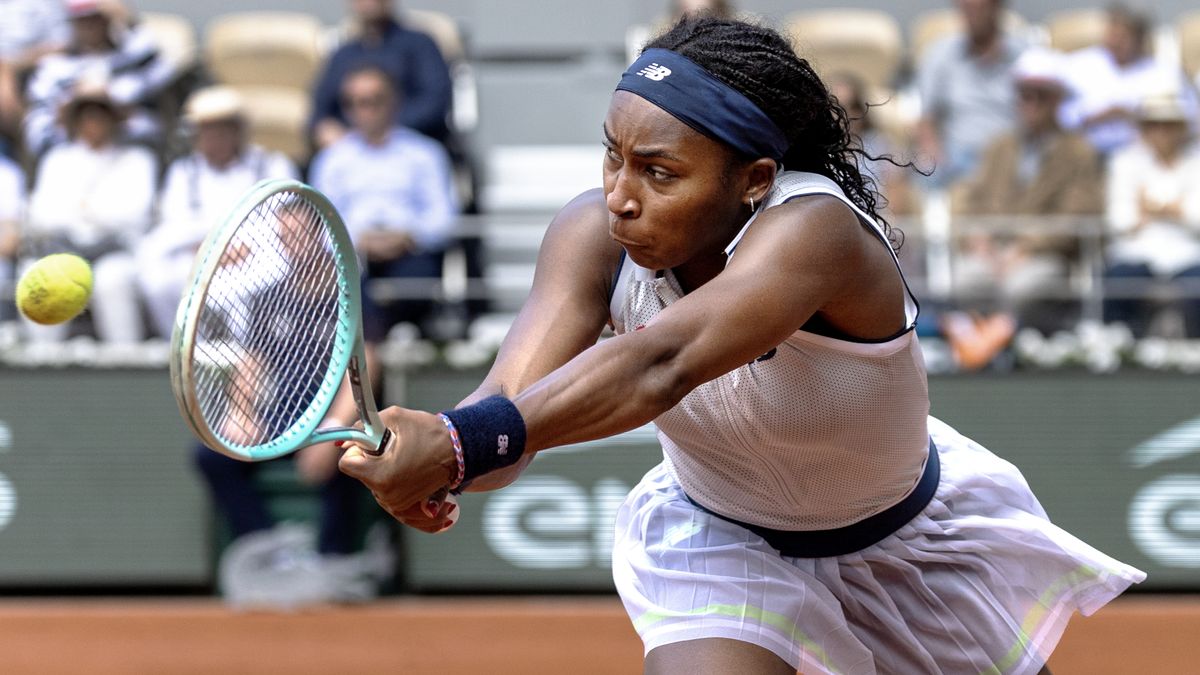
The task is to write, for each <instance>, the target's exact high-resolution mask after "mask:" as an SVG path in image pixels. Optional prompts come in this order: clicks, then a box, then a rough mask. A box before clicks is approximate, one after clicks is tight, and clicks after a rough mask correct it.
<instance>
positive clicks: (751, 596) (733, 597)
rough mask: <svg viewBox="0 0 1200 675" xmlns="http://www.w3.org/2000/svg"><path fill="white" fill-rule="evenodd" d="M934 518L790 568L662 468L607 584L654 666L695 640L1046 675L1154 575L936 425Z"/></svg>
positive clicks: (806, 658) (625, 510)
mask: <svg viewBox="0 0 1200 675" xmlns="http://www.w3.org/2000/svg"><path fill="white" fill-rule="evenodd" d="M929 430H930V435H931V437H932V439H933V442H934V444H935V445H936V447H937V448H938V456H939V458H940V460H941V482H940V484H939V485H938V488H937V491H936V493H935V494H934V497H933V499H932V500H931V501H930V503H929V505H928V506H926V507H925V509H924V510H923V511H922V512H921V513H920V514H919V515H917V517H916V518H914V519H913V520H912V521H910V522H909V523H908V524H907V525H905V526H903V527H901V528H900V529H899V530H898V531H897V532H895V533H894V534H892V535H890V536H888V537H886V538H885V539H883V540H882V541H880V542H879V543H877V544H874V545H872V546H869V547H867V548H866V549H863V550H861V551H858V552H855V553H850V554H847V555H841V556H836V557H827V558H785V557H782V556H781V555H780V554H779V552H777V551H776V550H775V549H773V548H771V547H770V546H769V545H767V543H766V542H765V541H764V540H763V539H762V538H761V537H759V536H758V535H756V534H753V533H751V532H750V531H749V530H747V529H745V528H744V527H742V526H740V525H737V524H735V523H732V522H729V521H727V520H724V519H722V518H719V517H716V516H713V515H712V514H709V513H706V512H704V511H702V510H700V509H699V508H698V507H696V506H695V505H693V504H692V503H691V502H689V501H688V499H687V498H686V496H685V495H684V492H683V490H682V488H680V486H679V484H678V482H677V481H676V480H675V479H674V477H673V476H672V475H671V472H670V471H669V470H668V469H667V468H666V467H664V466H663V465H661V464H660V465H659V466H657V467H655V468H654V469H651V470H650V472H649V473H647V474H646V476H645V478H643V479H642V481H641V483H639V484H638V486H637V487H635V488H634V489H633V491H632V492H631V493H630V495H629V497H628V498H627V499H626V501H625V503H624V505H622V507H621V509H620V511H619V512H618V514H617V525H616V540H615V545H614V548H613V577H614V579H615V580H616V585H617V590H618V592H619V593H620V594H621V599H622V601H623V602H624V604H625V608H626V611H628V612H629V616H630V618H631V619H632V620H633V624H634V628H635V629H637V631H638V633H639V634H640V635H641V637H642V641H643V642H644V644H645V650H646V652H647V653H648V652H649V651H650V650H652V649H654V648H655V647H658V646H661V645H665V644H670V643H673V642H680V641H684V640H695V639H699V638H729V639H734V640H741V641H744V642H749V643H752V644H755V645H759V646H761V647H764V648H766V649H769V650H771V651H772V652H774V653H775V654H777V655H779V657H780V658H782V659H784V660H785V661H787V662H788V663H790V664H791V665H792V666H794V667H795V668H796V669H797V670H800V671H802V672H804V673H805V674H806V675H813V674H816V673H839V674H841V673H845V674H852V675H866V674H871V673H897V674H902V675H912V674H914V673H951V674H958V673H1005V674H1009V673H1014V674H1015V673H1022V674H1023V673H1030V674H1033V673H1037V671H1038V670H1039V669H1040V668H1041V667H1042V665H1043V664H1044V663H1045V661H1046V659H1047V658H1048V657H1049V655H1050V652H1051V651H1053V649H1054V647H1055V645H1056V644H1057V643H1058V640H1059V638H1060V637H1061V636H1062V633H1063V630H1064V629H1065V628H1066V625H1067V621H1068V619H1069V618H1070V616H1071V614H1072V613H1073V612H1075V611H1079V612H1081V613H1083V614H1084V615H1090V614H1092V613H1093V612H1095V611H1096V610H1098V609H1100V608H1101V607H1102V606H1104V605H1105V604H1106V603H1107V602H1108V601H1110V600H1112V599H1113V598H1114V597H1116V596H1117V595H1119V594H1120V593H1121V592H1122V591H1124V590H1125V589H1126V588H1128V587H1129V585H1130V584H1133V583H1137V582H1140V581H1142V580H1143V579H1145V577H1146V575H1145V574H1144V573H1143V572H1141V571H1139V570H1137V569H1135V568H1133V567H1130V566H1128V565H1125V564H1123V563H1121V562H1119V561H1117V560H1114V559H1112V558H1110V557H1108V556H1107V555H1104V554H1103V553H1101V552H1100V551H1097V550H1096V549H1094V548H1092V547H1091V546H1089V545H1087V544H1085V543H1084V542H1082V541H1080V540H1079V539H1077V538H1075V537H1074V536H1072V535H1071V534H1069V533H1068V532H1066V531H1064V530H1062V529H1060V528H1058V527H1057V526H1055V525H1054V524H1052V523H1051V522H1050V521H1049V519H1048V518H1047V516H1046V512H1045V511H1044V510H1043V509H1042V507H1041V505H1040V504H1039V503H1038V501H1037V498H1036V497H1034V495H1033V493H1032V492H1031V491H1030V490H1029V486H1028V484H1027V483H1026V482H1025V479H1024V478H1023V477H1022V476H1021V473H1020V472H1019V471H1018V470H1017V469H1016V467H1014V466H1013V465H1012V464H1010V463H1008V462H1006V461H1004V460H1002V459H1000V458H999V457H996V456H995V455H993V454H992V453H991V452H989V451H988V450H987V449H985V448H983V447H982V446H980V445H978V444H977V443H975V442H973V441H971V440H970V439H968V438H966V437H965V436H962V435H961V434H959V433H958V432H956V431H955V430H954V429H952V428H950V427H949V426H947V425H946V424H944V423H942V422H940V421H939V420H937V419H934V418H932V417H931V418H930V419H929Z"/></svg>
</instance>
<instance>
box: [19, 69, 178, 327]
mask: <svg viewBox="0 0 1200 675" xmlns="http://www.w3.org/2000/svg"><path fill="white" fill-rule="evenodd" d="M121 118H122V111H121V109H120V108H119V107H118V105H117V104H116V103H115V102H114V101H113V100H112V99H111V98H110V97H109V96H108V93H107V89H106V88H105V87H104V84H103V83H85V85H84V86H83V87H81V88H80V89H79V90H78V91H77V92H76V94H75V96H74V97H73V98H72V99H71V101H70V102H69V103H68V104H67V105H66V106H65V107H64V108H63V110H62V119H63V123H64V126H65V127H66V129H67V130H68V133H69V134H70V139H71V140H70V141H69V142H68V143H66V144H63V145H59V146H56V147H54V148H53V149H51V150H50V152H48V153H47V154H46V156H45V158H44V159H43V160H42V162H41V166H40V167H39V169H38V173H37V180H36V181H35V185H34V189H33V194H32V195H30V199H29V220H28V226H27V229H26V232H25V233H23V235H22V236H23V238H24V241H23V246H22V248H23V250H24V251H25V253H24V254H23V255H26V256H27V258H26V259H25V260H23V261H22V264H23V265H27V264H30V263H32V261H33V259H35V258H37V257H40V256H43V255H47V254H49V253H56V252H61V251H70V252H74V253H77V254H79V255H81V256H83V257H85V258H87V259H88V260H89V261H91V263H92V270H93V274H94V282H93V290H92V301H91V310H92V317H93V320H94V324H95V330H96V334H97V336H98V337H99V338H100V339H101V340H104V341H107V342H134V341H138V340H141V339H143V337H144V336H145V327H144V321H143V319H142V314H141V303H140V301H139V299H138V295H137V285H136V276H137V270H136V267H135V263H134V258H133V253H132V250H133V247H134V245H135V244H136V242H137V241H138V239H139V238H140V237H141V236H142V234H143V233H144V232H145V231H146V228H147V226H149V224H150V215H151V210H152V208H153V206H154V193H155V187H156V184H157V176H158V166H157V162H156V160H155V159H154V156H153V155H152V154H151V153H150V151H148V150H146V149H145V148H142V147H139V146H130V145H123V144H121V143H119V142H117V128H118V125H119V124H120V121H121ZM29 327H30V331H31V334H32V335H33V336H34V337H35V339H43V340H59V339H62V338H64V337H66V335H67V333H68V324H61V325H58V326H36V325H34V324H32V323H30V324H29Z"/></svg>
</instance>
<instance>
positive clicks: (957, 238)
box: [0, 0, 1200, 370]
mask: <svg viewBox="0 0 1200 675" xmlns="http://www.w3.org/2000/svg"><path fill="white" fill-rule="evenodd" d="M346 8H347V15H346V18H345V20H344V21H343V22H342V23H341V24H339V25H337V26H334V27H327V26H323V25H321V24H320V23H319V22H318V21H317V20H316V19H315V18H313V17H311V16H308V15H305V14H302V13H295V12H277V13H270V14H264V13H255V12H232V13H228V14H225V15H222V16H220V17H218V18H217V19H215V20H214V21H213V22H211V23H210V24H209V25H208V26H206V27H205V37H204V41H203V45H202V46H203V49H199V48H198V47H197V45H196V38H195V29H194V27H192V26H191V25H190V24H188V23H187V22H186V21H185V20H183V19H182V18H180V17H175V16H172V15H164V14H155V13H139V12H137V11H136V10H135V8H133V7H131V6H129V5H127V4H122V3H121V2H119V1H118V0H62V1H61V2H59V1H46V0H0V150H2V152H0V286H10V285H11V283H12V281H13V279H14V278H15V276H16V275H18V274H19V273H20V271H21V269H22V268H23V266H24V265H27V264H29V262H30V261H32V260H33V259H36V258H37V257H39V256H41V255H44V254H47V253H51V252H56V251H63V250H70V251H74V252H77V253H79V254H81V255H84V256H85V257H87V258H88V259H89V260H91V261H92V263H93V266H94V270H95V274H96V293H95V300H94V302H93V304H92V308H91V309H92V311H91V312H90V313H89V315H88V318H87V320H86V322H85V323H84V324H83V325H80V324H78V323H77V324H74V325H68V326H59V327H49V328H47V327H37V326H33V325H31V324H27V323H26V324H23V327H24V330H25V332H26V334H27V335H28V336H29V337H31V338H32V339H36V340H46V341H52V340H62V339H65V338H66V337H68V336H69V335H70V334H72V333H78V332H80V331H87V332H90V333H92V334H94V335H95V336H96V337H97V338H98V339H100V340H103V341H111V342H136V341H139V340H143V339H145V338H148V337H159V338H165V337H168V336H169V333H170V330H171V324H172V321H173V318H174V310H175V306H176V304H177V302H178V298H179V295H180V293H181V292H182V290H183V286H184V284H185V283H186V279H187V276H188V270H189V266H190V260H191V258H192V256H193V255H194V252H195V251H196V249H197V248H198V246H199V245H200V242H201V241H202V240H203V238H204V236H205V234H207V232H209V231H210V230H211V229H212V228H213V227H214V225H215V224H217V223H218V222H219V221H220V220H221V218H222V217H223V216H224V214H226V213H227V212H228V211H229V209H230V208H231V206H232V205H233V204H234V203H235V202H236V200H237V198H238V197H239V195H241V194H242V193H243V192H244V191H245V190H246V189H247V188H248V187H249V186H250V185H252V184H254V183H255V182H257V181H258V180H261V179H265V178H303V179H305V180H307V181H308V182H310V183H312V184H313V185H315V186H316V187H317V188H319V189H321V190H323V191H325V192H326V193H327V194H328V195H329V196H330V197H331V198H332V200H333V201H334V203H335V205H337V207H338V208H339V210H340V211H341V213H342V214H343V215H344V217H345V218H346V221H347V223H348V226H349V228H350V230H351V232H352V235H353V238H354V240H355V244H356V247H357V248H358V249H359V252H360V255H361V258H362V261H363V267H364V270H366V272H367V277H368V281H377V280H380V279H383V280H391V281H394V282H397V283H395V284H393V285H392V286H391V287H390V288H392V289H393V291H394V292H391V293H388V292H382V293H381V292H379V289H381V288H384V287H383V286H380V285H379V284H374V285H368V286H367V288H369V289H370V291H371V292H369V293H368V303H369V307H370V308H371V310H370V311H369V312H368V314H369V315H370V316H371V317H372V319H371V321H369V325H368V327H367V333H368V334H369V335H368V337H369V338H370V339H372V340H374V341H379V340H383V339H385V338H386V336H387V332H388V330H389V329H390V328H391V327H392V326H393V325H395V324H397V323H402V322H409V323H413V324H415V325H417V326H421V327H422V329H427V328H428V326H429V325H430V321H431V320H430V317H431V316H432V315H434V314H436V313H437V312H438V311H439V309H438V307H437V306H436V304H435V303H433V302H432V300H433V293H432V291H430V288H431V287H430V286H429V284H428V283H426V284H425V285H422V284H421V283H418V282H421V281H424V282H429V281H430V280H436V279H437V278H438V277H440V276H442V275H443V267H444V264H445V263H444V260H445V252H446V251H447V250H448V248H451V247H455V246H461V244H462V241H463V239H462V236H461V232H460V231H459V229H458V225H459V223H460V218H459V217H460V216H461V214H463V213H472V212H475V211H477V207H476V203H477V200H476V197H475V195H476V192H477V188H478V173H477V172H476V171H475V169H474V166H473V163H472V161H471V153H470V152H469V143H468V142H467V141H466V139H465V134H464V133H463V129H462V128H461V126H462V125H461V124H460V123H457V122H456V120H457V119H461V118H462V115H460V114H457V113H458V112H461V111H456V97H455V92H456V91H457V90H458V89H459V88H458V87H457V86H456V85H457V82H456V79H455V78H456V73H458V72H460V71H459V69H460V68H463V67H464V66H465V64H467V63H469V59H468V55H467V54H466V51H465V49H464V47H463V42H462V36H461V35H460V34H459V32H458V30H457V26H456V24H455V22H454V20H453V19H451V18H449V17H447V16H445V15H443V14H439V13H437V12H424V11H415V10H410V9H408V8H403V9H402V8H400V7H398V6H396V4H395V3H393V2H392V1H391V0H348V2H347V4H346ZM690 12H709V13H716V14H724V15H729V16H741V15H743V13H742V12H740V11H739V9H738V8H737V7H735V6H734V5H733V3H729V2H703V1H700V0H688V1H682V0H681V1H678V2H670V3H668V5H667V11H666V12H664V15H663V16H662V18H661V19H660V20H659V21H657V22H656V23H654V24H651V25H644V26H632V27H631V28H630V30H629V33H628V38H627V45H628V52H629V55H630V56H632V55H633V54H634V53H636V51H637V50H638V49H639V48H640V46H641V44H644V42H645V40H646V39H647V38H648V36H649V35H651V34H653V33H654V32H655V31H657V30H658V29H660V28H662V27H663V26H665V25H666V24H667V23H668V22H670V21H672V20H674V19H675V18H677V17H678V16H680V15H682V14H685V13H690ZM754 18H756V19H764V17H754ZM765 20H767V21H769V22H771V23H774V24H776V25H779V26H780V27H781V28H783V29H785V30H786V31H787V32H789V33H790V34H791V35H792V36H793V37H794V39H795V44H796V47H797V50H798V51H799V53H800V54H801V55H802V56H805V57H806V58H808V59H809V60H810V61H811V62H812V63H813V64H814V66H815V67H816V69H817V71H818V72H819V73H820V74H821V75H822V76H823V77H824V78H825V80H826V81H827V83H828V84H829V88H830V91H831V93H832V94H833V95H834V96H835V97H836V98H837V99H838V100H839V102H840V103H841V104H842V106H843V108H844V109H845V111H846V113H847V124H848V126H849V128H850V130H851V131H852V132H854V134H855V135H856V137H857V138H858V139H859V141H860V143H859V146H858V148H859V149H860V150H861V153H862V154H861V156H860V159H861V166H862V168H863V170H864V172H866V173H867V174H869V175H870V176H871V177H872V178H873V179H874V181H875V184H876V185H877V187H878V189H879V192H880V193H881V194H882V196H883V197H884V202H885V203H886V207H885V209H884V214H885V216H886V217H888V218H889V220H892V221H893V222H894V223H895V224H897V225H898V226H899V227H900V229H901V230H903V231H904V232H905V233H906V234H907V235H908V237H907V242H906V246H905V247H904V249H907V250H902V254H903V255H902V259H903V260H904V261H905V264H906V266H908V267H909V268H910V269H909V274H910V275H911V276H913V277H914V278H916V279H917V283H918V284H923V285H924V291H925V292H924V294H923V295H924V297H925V298H926V302H925V307H924V310H925V312H924V313H925V320H924V321H923V322H922V324H921V325H922V330H923V331H925V332H926V333H928V334H930V335H931V336H936V337H938V338H941V339H943V340H944V341H945V343H946V344H947V345H948V346H949V353H950V355H951V357H952V358H953V361H954V363H955V365H956V367H958V368H962V369H967V370H974V369H980V368H985V367H988V366H989V365H992V364H994V363H995V361H996V358H997V356H998V355H1001V354H1003V352H1004V351H1005V349H1007V348H1008V346H1009V345H1010V343H1011V341H1012V339H1013V337H1014V335H1016V334H1017V332H1018V331H1020V330H1021V329H1023V328H1029V329H1034V330H1037V331H1040V332H1042V333H1044V334H1050V333H1053V332H1055V331H1060V330H1064V329H1068V330H1069V329H1071V328H1072V327H1073V326H1075V325H1077V324H1078V323H1079V322H1080V321H1081V320H1087V319H1090V320H1093V321H1097V320H1098V321H1102V322H1104V323H1108V324H1119V325H1121V326H1125V327H1127V329H1128V331H1129V332H1130V333H1131V335H1133V336H1134V337H1144V336H1167V337H1177V338H1185V337H1186V338H1200V285H1198V284H1200V281H1197V280H1198V279H1200V190H1198V189H1196V188H1197V187H1200V154H1197V151H1196V150H1195V148H1194V144H1193V142H1192V141H1193V138H1194V132H1195V129H1196V123H1197V120H1198V118H1197V115H1198V110H1200V106H1198V105H1197V95H1196V84H1195V81H1194V79H1193V78H1194V77H1195V75H1196V72H1197V70H1198V69H1200V14H1196V15H1185V16H1182V17H1178V18H1176V19H1172V20H1171V21H1165V20H1161V19H1159V18H1157V17H1154V16H1152V15H1150V14H1147V13H1144V12H1142V11H1141V10H1139V9H1136V8H1134V7H1132V6H1127V5H1122V4H1113V5H1109V6H1105V7H1100V6H1097V7H1093V8H1087V9H1071V10H1062V11H1057V12H1051V13H1050V14H1048V15H1047V17H1046V18H1045V19H1044V20H1042V21H1040V22H1032V21H1029V20H1027V19H1025V18H1024V17H1022V16H1020V15H1019V14H1018V13H1016V12H1015V11H1014V10H1012V9H1011V8H1010V7H1009V6H1007V3H1006V2H1004V0H950V1H948V2H946V3H945V4H942V5H940V6H938V7H936V8H930V9H928V10H926V11H923V12H922V13H920V14H919V15H917V16H916V17H915V18H914V20H913V21H912V22H911V24H910V25H909V26H907V27H906V28H907V30H906V31H905V30H901V26H900V24H899V21H898V19H896V18H895V17H894V16H892V15H890V14H889V13H888V12H886V11H880V10H872V9H848V8H844V7H835V6H833V5H830V7H829V8H828V9H805V10H802V11H796V12H794V13H792V14H789V15H787V16H784V17H765ZM905 36H907V39H906V38H905ZM197 54H200V55H201V56H197ZM468 251H469V252H470V255H469V256H468V264H467V267H468V268H469V270H468V272H469V273H470V274H472V275H476V276H477V275H478V274H479V273H480V269H481V266H482V262H481V255H482V254H481V252H480V251H479V248H478V245H475V246H472V247H470V248H469V249H468ZM406 281H407V282H410V283H408V285H407V286H406V285H405V282H406ZM396 289H400V290H399V291H397V290H396ZM404 289H408V290H407V291H405V290H404ZM9 296H10V292H8V291H6V292H5V300H4V301H3V302H0V321H4V320H13V319H15V317H16V315H15V313H14V310H13V307H12V305H11V302H10V301H9V300H8V297H9ZM473 309H474V310H478V309H479V306H478V305H477V306H474V307H473ZM425 332H428V330H425Z"/></svg>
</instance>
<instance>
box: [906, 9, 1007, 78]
mask: <svg viewBox="0 0 1200 675" xmlns="http://www.w3.org/2000/svg"><path fill="white" fill-rule="evenodd" d="M1028 28H1029V22H1028V21H1026V20H1025V18H1024V17H1022V16H1021V15H1020V14H1017V13H1016V12H1015V11H1013V10H1011V9H1010V10H1005V12H1004V29H1005V30H1007V31H1013V32H1018V33H1020V32H1024V31H1026V30H1028ZM961 30H962V17H961V15H959V13H958V10H956V9H953V8H943V9H933V10H929V11H926V12H921V13H920V14H918V15H917V16H916V17H914V18H913V20H912V21H911V22H909V24H908V44H909V58H911V59H912V62H913V64H914V65H915V64H919V63H920V61H921V56H922V55H923V54H924V53H925V50H926V49H927V48H928V47H929V45H931V44H933V43H934V42H936V41H938V40H939V39H941V38H943V37H945V36H947V35H950V34H951V33H956V32H959V31H961Z"/></svg>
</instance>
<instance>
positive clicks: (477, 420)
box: [441, 396, 525, 482]
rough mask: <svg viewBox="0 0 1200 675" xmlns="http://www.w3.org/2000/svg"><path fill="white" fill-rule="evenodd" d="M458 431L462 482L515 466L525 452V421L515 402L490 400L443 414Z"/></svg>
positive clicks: (499, 398)
mask: <svg viewBox="0 0 1200 675" xmlns="http://www.w3.org/2000/svg"><path fill="white" fill-rule="evenodd" d="M441 414H442V415H443V416H445V417H446V419H448V420H449V421H450V423H451V424H452V425H453V427H454V429H456V430H457V431H458V440H459V446H460V447H461V448H462V458H463V473H462V480H463V481H465V482H470V481H473V480H475V479H476V478H478V477H479V476H482V475H484V474H486V473H491V472H492V471H495V470H497V469H503V468H504V467H507V466H512V465H513V464H516V463H517V462H518V461H520V460H521V455H522V454H524V452H525V419H524V418H523V417H521V411H520V410H517V406H515V405H513V402H512V401H510V400H508V399H507V398H504V397H503V396H489V397H487V398H485V399H483V400H481V401H477V402H475V403H472V404H471V405H468V406H463V407H461V408H455V409H453V410H443V411H442V413H441Z"/></svg>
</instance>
